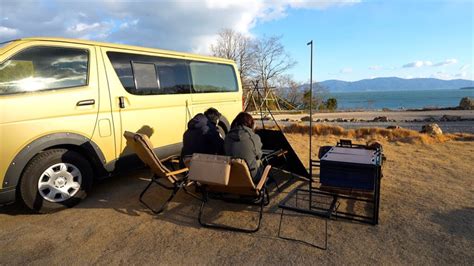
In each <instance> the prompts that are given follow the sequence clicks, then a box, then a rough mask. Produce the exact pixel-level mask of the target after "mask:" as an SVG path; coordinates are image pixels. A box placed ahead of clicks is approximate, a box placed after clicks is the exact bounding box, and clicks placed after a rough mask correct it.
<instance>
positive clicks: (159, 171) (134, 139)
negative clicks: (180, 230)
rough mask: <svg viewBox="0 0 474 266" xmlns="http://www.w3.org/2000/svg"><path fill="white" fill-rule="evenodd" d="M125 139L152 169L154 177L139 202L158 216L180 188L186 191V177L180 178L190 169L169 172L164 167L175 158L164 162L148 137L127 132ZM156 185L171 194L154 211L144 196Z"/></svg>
mask: <svg viewBox="0 0 474 266" xmlns="http://www.w3.org/2000/svg"><path fill="white" fill-rule="evenodd" d="M123 136H124V137H125V139H127V146H130V147H131V148H132V149H133V150H134V151H135V153H136V154H137V155H138V157H139V158H140V160H142V161H143V163H145V165H146V166H148V167H150V169H151V171H152V173H153V176H152V177H151V180H150V182H149V183H148V185H147V186H146V187H145V189H144V190H143V191H142V192H141V193H140V197H139V200H140V202H141V203H143V205H145V206H146V207H147V208H148V209H150V210H151V211H152V212H153V213H155V214H158V213H161V212H162V211H163V210H164V209H165V208H166V206H167V205H168V203H169V202H170V201H171V200H172V199H173V197H174V196H175V195H176V193H177V192H178V190H179V189H180V188H183V189H184V190H186V188H185V186H186V176H181V177H180V176H178V175H179V174H183V173H185V172H187V171H188V168H182V169H179V170H176V171H171V170H169V169H168V168H167V167H166V166H164V165H163V163H164V162H165V161H170V160H173V158H174V157H168V158H166V159H164V160H160V159H159V158H158V157H157V156H156V154H155V153H154V152H153V145H152V144H151V142H150V140H149V139H148V137H147V136H146V135H144V134H140V133H133V132H129V131H125V133H124V134H123ZM161 179H164V180H167V181H168V183H169V184H171V185H169V184H164V183H162V182H160V180H161ZM153 183H155V184H157V185H159V186H161V187H163V188H165V189H166V190H170V191H171V194H170V196H169V197H168V199H167V200H166V201H165V202H164V203H163V204H162V205H161V207H160V208H159V209H154V208H152V207H150V205H148V204H147V203H146V202H145V201H144V200H143V196H144V195H145V192H146V191H147V190H148V189H149V188H150V187H151V185H152V184H153Z"/></svg>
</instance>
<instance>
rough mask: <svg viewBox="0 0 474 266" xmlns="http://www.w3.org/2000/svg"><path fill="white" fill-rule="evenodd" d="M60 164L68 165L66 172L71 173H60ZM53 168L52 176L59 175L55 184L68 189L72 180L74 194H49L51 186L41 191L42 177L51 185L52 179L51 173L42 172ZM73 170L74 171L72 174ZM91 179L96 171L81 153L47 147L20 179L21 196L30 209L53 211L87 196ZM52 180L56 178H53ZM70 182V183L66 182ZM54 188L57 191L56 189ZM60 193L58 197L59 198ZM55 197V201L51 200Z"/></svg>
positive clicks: (34, 159)
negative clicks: (49, 175)
mask: <svg viewBox="0 0 474 266" xmlns="http://www.w3.org/2000/svg"><path fill="white" fill-rule="evenodd" d="M59 167H65V168H64V169H66V170H65V171H67V172H69V171H71V173H70V174H71V175H70V176H68V173H66V172H64V171H63V172H59V171H60V170H59ZM51 169H54V171H53V176H56V177H57V178H56V179H54V180H56V181H57V182H54V185H55V186H58V185H59V186H62V187H61V188H68V187H67V186H70V185H71V183H75V187H74V188H70V191H71V192H72V193H71V194H68V193H65V194H63V195H61V194H62V193H59V192H58V193H57V194H55V193H48V191H50V190H48V189H46V190H42V191H41V192H40V190H39V186H40V185H39V182H40V178H42V182H45V183H47V184H48V185H49V183H48V181H49V179H50V178H49V177H48V175H43V174H44V173H46V171H47V170H49V171H52V170H51ZM73 170H74V174H72V171H73ZM77 170H78V171H77ZM55 171H58V172H55ZM63 175H65V176H68V177H69V179H68V178H65V177H62V176H63ZM73 176H75V177H73ZM72 179H74V180H73V181H70V180H72ZM92 180H93V171H92V168H91V166H90V163H89V162H88V161H87V160H86V159H85V158H84V157H83V156H82V155H81V154H79V153H78V152H75V151H71V150H67V149H51V150H46V151H44V152H41V153H39V154H37V155H35V156H34V157H33V159H31V160H30V161H29V162H28V164H27V165H26V167H25V170H24V171H23V174H22V175H21V179H20V195H21V198H22V199H23V202H24V203H25V204H26V206H28V207H29V208H30V209H32V210H34V211H36V212H39V213H50V212H54V211H58V210H61V209H65V208H69V207H72V206H74V205H76V204H78V203H79V202H80V201H81V200H82V199H84V198H85V197H86V196H87V192H88V191H89V189H90V188H91V186H92ZM52 181H53V179H51V182H52ZM68 182H69V185H68V184H67V183H68ZM52 191H53V192H55V191H56V190H52ZM58 191H59V190H58ZM41 194H43V195H44V196H42V195H41ZM53 194H54V195H55V197H50V198H49V200H48V199H47V198H48V196H51V195H53ZM58 195H59V197H57V198H56V196H58ZM64 195H65V196H64ZM68 196H69V197H68ZM63 198H64V200H63ZM52 200H53V201H56V202H52Z"/></svg>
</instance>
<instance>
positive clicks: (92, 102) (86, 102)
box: [76, 99, 95, 106]
mask: <svg viewBox="0 0 474 266" xmlns="http://www.w3.org/2000/svg"><path fill="white" fill-rule="evenodd" d="M94 104H95V100H94V99H88V100H82V101H78V102H77V103H76V106H85V105H94Z"/></svg>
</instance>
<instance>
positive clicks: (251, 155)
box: [224, 112, 263, 183]
mask: <svg viewBox="0 0 474 266" xmlns="http://www.w3.org/2000/svg"><path fill="white" fill-rule="evenodd" d="M254 125H255V123H254V120H253V118H252V116H251V115H250V114H248V113H245V112H241V113H239V114H238V115H237V117H236V118H235V119H234V121H232V124H231V127H230V131H229V133H227V135H226V136H225V140H224V150H225V154H226V155H228V156H231V157H233V158H240V159H244V160H245V162H246V163H247V166H248V167H249V170H250V174H251V175H252V178H253V181H254V183H257V182H258V181H260V178H261V175H262V171H263V165H262V161H261V159H262V141H261V140H260V137H259V136H258V135H257V134H255V133H254V131H253V128H254Z"/></svg>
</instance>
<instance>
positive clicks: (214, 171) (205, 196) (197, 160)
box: [189, 153, 271, 233]
mask: <svg viewBox="0 0 474 266" xmlns="http://www.w3.org/2000/svg"><path fill="white" fill-rule="evenodd" d="M219 160H220V161H222V164H228V167H229V170H226V169H225V167H222V166H219V165H217V164H216V161H219ZM270 170H271V166H270V165H267V166H266V167H265V169H264V171H263V173H262V177H261V179H260V181H259V182H258V184H254V182H253V180H252V176H251V174H250V170H249V168H248V166H247V163H246V162H245V161H244V160H242V159H231V158H230V157H228V156H219V155H208V154H197V153H195V154H194V155H193V158H192V160H191V166H190V171H189V179H190V180H193V181H196V182H197V183H198V185H199V186H200V192H201V194H202V198H201V207H200V209H199V216H198V221H199V224H201V225H202V226H204V227H210V228H217V229H224V230H230V231H238V232H246V233H253V232H256V231H258V230H259V229H260V224H261V221H262V216H263V206H264V205H268V203H269V202H270V197H269V195H268V192H267V189H266V182H267V179H268V174H269V173H270ZM209 193H213V194H216V193H217V194H221V195H234V196H244V197H246V199H247V200H231V199H229V198H226V197H225V196H224V197H223V198H222V199H223V200H225V201H231V202H234V203H245V204H259V205H260V211H259V216H258V221H257V225H256V226H255V227H253V228H239V227H233V226H228V225H222V224H215V223H208V222H205V221H204V219H203V214H204V208H205V205H206V203H207V202H208V201H209Z"/></svg>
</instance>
